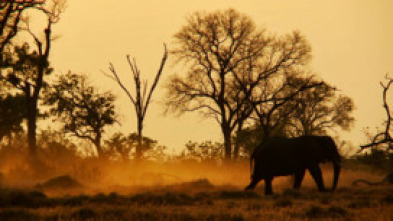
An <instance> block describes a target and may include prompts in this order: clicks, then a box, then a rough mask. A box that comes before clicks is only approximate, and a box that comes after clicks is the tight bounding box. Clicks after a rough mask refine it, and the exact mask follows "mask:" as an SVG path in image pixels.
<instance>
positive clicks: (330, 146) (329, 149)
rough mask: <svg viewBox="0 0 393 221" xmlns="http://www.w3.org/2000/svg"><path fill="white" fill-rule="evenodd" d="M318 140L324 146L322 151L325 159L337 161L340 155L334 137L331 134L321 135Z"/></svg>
mask: <svg viewBox="0 0 393 221" xmlns="http://www.w3.org/2000/svg"><path fill="white" fill-rule="evenodd" d="M318 140H319V144H320V145H321V147H322V152H323V155H324V157H325V160H329V161H336V160H337V159H338V158H339V157H340V155H339V153H338V149H337V146H336V143H335V142H334V140H333V138H331V137H330V136H321V137H319V139H318Z"/></svg>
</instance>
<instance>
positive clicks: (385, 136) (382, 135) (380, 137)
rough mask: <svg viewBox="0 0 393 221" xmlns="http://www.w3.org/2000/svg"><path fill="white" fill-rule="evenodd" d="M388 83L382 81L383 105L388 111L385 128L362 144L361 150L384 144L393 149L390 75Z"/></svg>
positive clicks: (391, 80)
mask: <svg viewBox="0 0 393 221" xmlns="http://www.w3.org/2000/svg"><path fill="white" fill-rule="evenodd" d="M385 78H386V81H387V82H386V83H384V82H380V84H381V86H382V88H383V91H382V101H383V107H384V109H385V112H386V121H385V122H384V124H385V129H384V130H383V131H381V132H378V133H377V134H376V135H375V136H374V137H373V138H372V140H371V142H370V143H368V144H365V145H362V146H360V148H361V149H360V150H359V152H360V151H362V150H364V149H367V148H370V147H379V146H384V147H386V148H388V149H390V150H393V138H392V136H391V134H390V133H391V126H392V111H391V110H390V106H389V103H388V102H387V96H388V92H389V89H390V87H391V85H392V84H393V78H392V77H389V76H388V75H386V76H385Z"/></svg>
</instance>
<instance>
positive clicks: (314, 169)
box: [308, 164, 325, 192]
mask: <svg viewBox="0 0 393 221" xmlns="http://www.w3.org/2000/svg"><path fill="white" fill-rule="evenodd" d="M308 169H309V170H310V173H311V176H312V177H313V178H314V180H315V183H316V184H317V186H318V190H319V191H321V192H322V191H325V185H324V184H323V178H322V172H321V168H319V166H318V164H316V165H312V166H310V167H309V168H308Z"/></svg>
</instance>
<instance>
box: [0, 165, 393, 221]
mask: <svg viewBox="0 0 393 221" xmlns="http://www.w3.org/2000/svg"><path fill="white" fill-rule="evenodd" d="M98 165H99V164H98V163H92V164H89V168H88V170H91V171H93V172H95V173H97V174H95V175H92V174H90V175H89V176H88V177H83V176H81V175H80V174H87V172H86V171H79V172H78V173H80V174H78V173H74V174H71V177H74V178H75V179H76V180H78V181H79V182H81V183H82V184H84V189H83V190H79V192H68V191H67V189H63V190H56V191H55V192H53V191H51V189H40V190H37V189H35V188H34V185H32V186H31V187H30V189H29V188H26V186H24V187H23V189H24V190H23V191H21V190H17V189H15V188H13V187H12V185H11V184H12V182H11V181H15V178H13V179H10V180H11V181H8V185H6V187H5V188H4V189H3V190H1V191H0V220H64V221H68V220H295V221H296V220H315V219H317V220H353V221H357V220H373V221H379V220H381V221H390V220H393V187H392V186H386V185H385V186H372V187H369V186H366V185H359V186H352V185H351V183H352V181H353V180H355V179H358V178H367V179H371V180H379V179H381V178H382V174H379V173H374V172H370V171H366V172H365V171H360V170H353V169H348V168H347V169H343V171H342V174H341V179H340V182H339V188H338V189H337V191H336V192H334V193H330V192H327V193H319V192H317V191H316V187H315V184H314V182H313V180H312V179H311V177H310V176H309V174H307V175H306V177H305V180H304V182H303V185H302V187H301V189H300V191H294V190H292V189H291V188H290V187H291V179H289V178H278V179H275V180H274V181H273V189H274V191H275V193H276V194H275V195H273V196H264V195H263V183H262V184H260V185H259V186H258V187H257V188H256V190H255V191H253V192H245V191H243V187H244V186H245V185H247V182H248V181H249V171H248V167H247V164H246V163H244V164H241V165H232V166H228V167H222V166H212V165H210V164H191V163H190V164H184V165H179V164H175V163H173V164H157V163H156V164H154V163H147V164H145V165H142V166H141V165H139V166H137V165H133V164H129V165H127V166H124V165H123V166H122V167H121V166H119V165H116V164H109V166H108V165H106V166H105V167H99V166H98ZM330 167H331V166H330V165H326V166H323V170H324V177H325V184H326V186H327V187H330V186H331V179H332V171H331V169H330ZM81 168H83V167H81ZM91 168H96V169H91ZM137 168H139V169H138V170H136V169H137ZM126 171H128V173H127V172H126ZM129 171H136V172H135V173H131V172H129ZM61 172H62V173H65V172H67V171H61ZM93 172H92V173H93ZM126 174H127V175H126ZM146 174H147V175H146ZM204 175H205V176H204ZM4 177H5V180H7V173H5V175H4ZM122 177H123V179H122ZM141 177H142V178H143V177H144V178H143V179H146V180H144V182H142V181H143V180H138V179H142V178H141ZM99 179H101V180H102V182H101V183H99V182H98V180H99ZM37 180H40V179H37ZM37 182H38V181H37ZM29 183H30V182H29ZM38 183H45V182H43V181H42V178H41V180H40V182H38ZM71 183H72V182H71ZM127 183H128V185H127ZM55 186H56V187H58V186H61V185H55ZM41 191H43V192H41ZM99 192H102V193H99Z"/></svg>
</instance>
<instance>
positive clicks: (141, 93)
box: [106, 44, 168, 159]
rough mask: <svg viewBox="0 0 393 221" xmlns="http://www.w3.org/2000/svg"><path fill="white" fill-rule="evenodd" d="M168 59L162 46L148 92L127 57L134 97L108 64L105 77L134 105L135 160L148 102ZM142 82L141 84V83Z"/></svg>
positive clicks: (134, 66) (136, 68)
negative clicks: (136, 139) (162, 53)
mask: <svg viewBox="0 0 393 221" xmlns="http://www.w3.org/2000/svg"><path fill="white" fill-rule="evenodd" d="M167 57H168V52H167V49H166V45H165V44H164V55H163V57H162V60H161V64H160V67H159V69H158V71H157V73H156V77H155V79H154V82H153V84H152V85H151V87H150V89H149V90H148V85H147V80H145V81H143V79H141V72H140V70H139V69H138V66H137V65H136V60H135V58H134V59H133V60H131V58H130V56H129V55H127V61H128V64H129V65H130V68H131V72H132V75H133V80H134V85H135V95H132V93H131V92H130V90H129V89H127V88H126V87H125V86H124V84H123V82H122V81H121V80H120V78H119V75H118V74H117V72H116V69H115V67H114V65H113V64H112V63H109V70H110V72H111V75H109V74H106V76H108V77H110V78H111V79H113V80H114V81H115V82H116V83H117V84H118V85H119V86H120V87H121V89H122V90H123V91H124V92H125V93H126V94H127V96H128V98H129V99H130V101H131V103H132V104H133V105H134V108H135V113H136V117H137V134H138V146H137V148H136V152H135V158H136V159H140V158H141V157H142V154H143V148H144V147H143V126H144V125H143V121H144V120H145V117H146V113H147V109H148V107H149V105H150V101H151V98H152V95H153V92H154V90H155V89H156V86H157V84H158V81H159V80H160V77H161V74H162V71H163V69H164V65H165V62H166V60H167ZM142 81H143V82H142Z"/></svg>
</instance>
